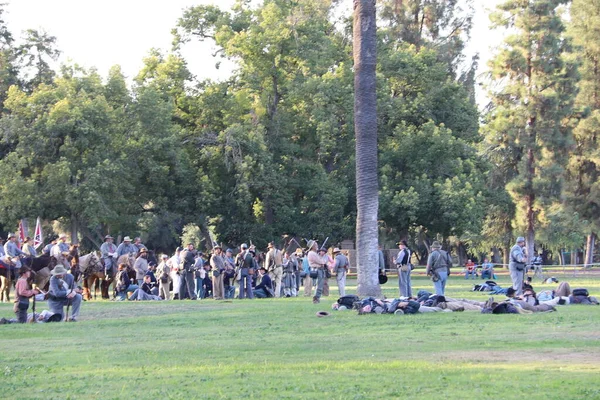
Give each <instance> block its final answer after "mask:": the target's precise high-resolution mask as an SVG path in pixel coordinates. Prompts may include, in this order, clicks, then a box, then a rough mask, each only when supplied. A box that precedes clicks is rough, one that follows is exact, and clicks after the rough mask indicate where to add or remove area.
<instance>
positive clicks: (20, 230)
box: [17, 220, 26, 248]
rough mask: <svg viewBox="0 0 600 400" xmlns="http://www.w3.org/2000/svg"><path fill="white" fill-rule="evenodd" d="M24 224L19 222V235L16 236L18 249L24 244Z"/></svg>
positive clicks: (21, 221)
mask: <svg viewBox="0 0 600 400" xmlns="http://www.w3.org/2000/svg"><path fill="white" fill-rule="evenodd" d="M25 225H26V224H25V223H23V220H19V234H18V235H17V237H18V238H19V248H20V247H21V246H23V243H25V237H26V236H25V235H26V232H25Z"/></svg>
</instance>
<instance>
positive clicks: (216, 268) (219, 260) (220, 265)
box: [210, 244, 225, 300]
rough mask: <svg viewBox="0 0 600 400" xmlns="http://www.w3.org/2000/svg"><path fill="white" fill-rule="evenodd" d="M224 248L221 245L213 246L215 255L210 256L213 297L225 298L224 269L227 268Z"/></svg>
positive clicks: (217, 298) (216, 298)
mask: <svg viewBox="0 0 600 400" xmlns="http://www.w3.org/2000/svg"><path fill="white" fill-rule="evenodd" d="M222 252H223V249H222V248H221V246H220V245H218V244H217V245H215V246H213V255H212V257H211V258H210V266H211V267H212V272H213V277H212V284H213V299H215V300H223V299H224V298H225V282H223V271H224V270H225V260H223V256H222V255H221V253H222Z"/></svg>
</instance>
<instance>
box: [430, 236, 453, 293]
mask: <svg viewBox="0 0 600 400" xmlns="http://www.w3.org/2000/svg"><path fill="white" fill-rule="evenodd" d="M451 267H452V259H451V258H450V255H449V254H448V253H447V252H445V251H444V250H442V245H441V244H440V242H438V241H437V240H436V241H434V242H433V243H432V244H431V253H430V254H429V258H428V259H427V275H428V276H431V280H432V281H433V286H434V287H435V294H437V295H438V296H444V291H445V290H446V281H447V280H448V276H449V275H450V268H451Z"/></svg>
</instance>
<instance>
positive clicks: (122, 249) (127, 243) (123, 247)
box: [117, 236, 139, 260]
mask: <svg viewBox="0 0 600 400" xmlns="http://www.w3.org/2000/svg"><path fill="white" fill-rule="evenodd" d="M138 252H139V251H138V248H137V247H135V245H134V244H133V243H131V238H130V237H129V236H125V237H124V238H123V242H122V243H121V244H120V245H119V247H117V260H118V259H119V257H121V256H122V255H123V254H132V255H133V256H134V257H137V255H138Z"/></svg>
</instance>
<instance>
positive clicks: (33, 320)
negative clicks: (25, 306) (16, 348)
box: [31, 283, 35, 324]
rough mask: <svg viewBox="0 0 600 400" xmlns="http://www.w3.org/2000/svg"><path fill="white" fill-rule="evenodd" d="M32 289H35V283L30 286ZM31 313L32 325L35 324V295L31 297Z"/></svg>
mask: <svg viewBox="0 0 600 400" xmlns="http://www.w3.org/2000/svg"><path fill="white" fill-rule="evenodd" d="M31 288H32V289H35V283H34V284H33V285H31ZM31 311H32V312H33V318H32V319H31V323H32V324H34V323H35V294H34V295H33V307H32V308H31Z"/></svg>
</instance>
